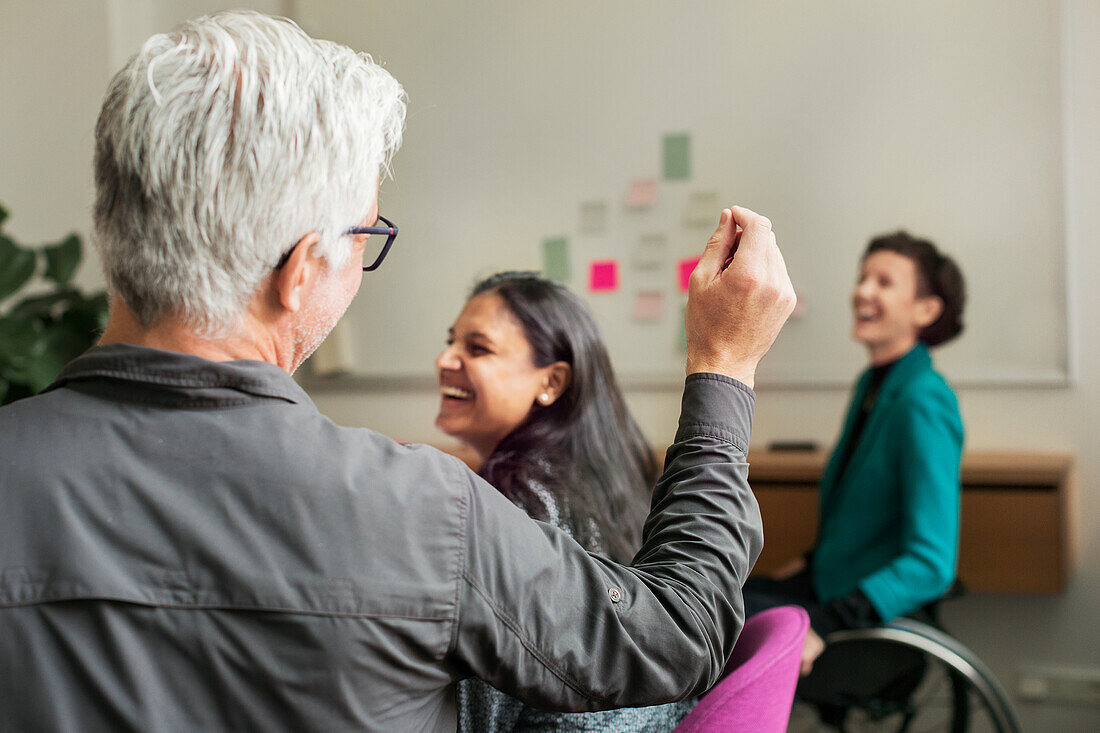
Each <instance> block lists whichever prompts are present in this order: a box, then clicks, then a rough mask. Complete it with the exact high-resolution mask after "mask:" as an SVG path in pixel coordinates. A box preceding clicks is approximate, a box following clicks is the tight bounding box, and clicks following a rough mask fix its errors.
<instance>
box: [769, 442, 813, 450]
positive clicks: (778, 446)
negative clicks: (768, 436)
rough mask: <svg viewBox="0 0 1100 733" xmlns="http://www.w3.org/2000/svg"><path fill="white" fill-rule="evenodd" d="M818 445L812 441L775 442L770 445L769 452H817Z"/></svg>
mask: <svg viewBox="0 0 1100 733" xmlns="http://www.w3.org/2000/svg"><path fill="white" fill-rule="evenodd" d="M817 449H818V445H817V443H815V442H814V441H812V440H775V441H772V442H771V443H768V450H777V451H798V450H801V451H811V450H817Z"/></svg>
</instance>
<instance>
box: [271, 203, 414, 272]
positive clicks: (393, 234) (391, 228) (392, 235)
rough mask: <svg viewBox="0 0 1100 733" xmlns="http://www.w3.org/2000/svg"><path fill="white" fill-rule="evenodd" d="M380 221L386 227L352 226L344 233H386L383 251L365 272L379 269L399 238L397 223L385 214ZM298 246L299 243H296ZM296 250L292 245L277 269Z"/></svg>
mask: <svg viewBox="0 0 1100 733" xmlns="http://www.w3.org/2000/svg"><path fill="white" fill-rule="evenodd" d="M378 221H380V222H382V223H383V224H385V225H386V226H384V227H351V228H350V229H348V230H346V231H345V232H344V234H385V235H386V243H385V244H383V245H382V251H380V252H379V253H378V256H377V257H375V258H374V262H372V263H371V264H369V265H364V266H363V272H371V271H372V270H377V269H378V266H379V265H381V264H382V260H384V259H386V255H387V254H389V252H390V247H392V246H393V240H395V239H397V225H396V224H394V223H393V222H392V221H390V220H389V219H387V218H386V217H384V216H379V217H378ZM295 246H297V245H295ZM293 251H294V247H291V248H290V249H288V250H287V251H286V252H284V253H283V256H282V257H280V258H279V262H278V264H276V265H275V269H276V270H281V269H282V268H283V265H285V264H286V262H287V260H289V259H290V255H291V253H292V252H293Z"/></svg>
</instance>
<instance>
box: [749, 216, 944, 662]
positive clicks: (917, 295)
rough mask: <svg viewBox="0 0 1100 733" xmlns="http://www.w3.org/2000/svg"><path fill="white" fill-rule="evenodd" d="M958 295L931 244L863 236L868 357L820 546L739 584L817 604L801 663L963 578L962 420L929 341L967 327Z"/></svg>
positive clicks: (754, 594)
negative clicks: (838, 638) (840, 637)
mask: <svg viewBox="0 0 1100 733" xmlns="http://www.w3.org/2000/svg"><path fill="white" fill-rule="evenodd" d="M964 303H965V287H964V283H963V278H962V274H961V273H960V272H959V269H958V267H957V266H956V265H955V263H954V262H953V261H952V260H951V259H950V258H948V257H945V256H944V255H942V254H940V253H939V252H938V251H937V250H936V248H935V246H934V245H932V244H931V243H930V242H927V241H924V240H919V239H915V238H913V237H911V236H909V235H908V234H906V233H904V232H898V233H897V234H891V235H888V236H884V237H879V238H877V239H874V240H872V241H871V243H870V245H868V247H867V250H866V252H865V253H864V255H863V259H862V261H861V267H860V275H859V281H858V283H857V285H856V288H855V290H854V291H853V293H852V312H853V328H852V332H853V336H854V337H855V339H856V340H857V341H859V342H860V343H862V344H863V345H864V346H866V347H867V351H868V356H869V359H870V365H869V366H868V368H867V369H866V371H864V373H863V374H862V375H861V376H860V378H859V381H858V382H857V383H856V387H855V390H854V392H853V396H852V401H851V404H850V405H849V408H848V414H847V418H846V419H845V422H844V429H843V432H842V433H841V436H840V440H839V442H838V443H837V446H836V448H835V449H834V451H833V454H832V457H831V458H830V460H829V463H828V466H827V467H826V470H825V474H824V476H823V477H822V481H821V486H820V489H821V492H820V493H821V500H820V517H819V519H820V521H819V529H818V538H817V543H816V545H815V547H814V548H813V549H812V550H811V551H810V552H808V553H807V554H806V555H805V556H803V557H799V558H795V559H794V560H792V561H791V562H789V563H788V564H787V565H786V566H785V567H784V568H783V569H781V570H780V571H779V572H778V573H776V574H775V575H774V576H772V577H771V578H762V579H752V580H750V581H749V583H748V584H746V586H745V602H746V607H747V608H748V609H749V610H750V611H758V610H762V609H763V608H766V607H768V606H772V605H777V604H779V603H789V602H795V603H798V604H800V605H803V606H805V607H806V608H807V610H809V612H810V620H811V626H812V633H811V634H810V635H808V639H807V643H806V651H805V652H804V654H803V672H804V673H805V672H807V671H809V667H810V665H811V664H812V661H813V658H814V657H815V656H816V655H817V654H818V653H820V651H821V649H822V648H823V646H824V645H823V643H822V641H821V638H822V637H824V636H826V635H827V634H829V633H831V632H832V631H835V630H837V629H841V628H858V627H861V626H871V625H876V624H879V623H882V622H884V621H888V620H890V619H892V618H894V617H896V616H901V615H904V614H907V613H910V612H912V611H914V610H916V609H917V608H920V607H921V606H923V605H925V604H926V603H928V602H929V601H932V600H934V599H936V598H938V597H939V596H941V595H942V594H943V593H944V591H946V590H947V589H948V588H949V587H950V586H951V584H952V582H953V581H954V579H955V563H956V557H957V553H958V535H959V463H960V460H961V457H962V444H963V425H962V419H961V418H960V416H959V407H958V402H957V400H956V399H955V394H954V392H952V391H951V387H950V386H948V384H947V382H946V381H945V380H944V379H943V377H942V376H940V374H939V373H938V372H936V370H935V369H934V368H933V365H932V359H931V357H930V356H929V353H928V349H929V347H934V346H938V345H939V344H942V343H945V342H946V341H949V340H950V339H952V338H954V337H955V336H957V335H958V334H959V333H960V331H961V330H962V320H961V319H962V310H963V305H964ZM764 531H765V536H766V534H767V527H765V528H764Z"/></svg>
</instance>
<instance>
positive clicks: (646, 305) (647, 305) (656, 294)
mask: <svg viewBox="0 0 1100 733" xmlns="http://www.w3.org/2000/svg"><path fill="white" fill-rule="evenodd" d="M664 299H665V294H664V293H662V292H661V291H660V290H640V291H638V292H637V293H636V294H635V296H634V320H636V321H641V322H643V323H651V322H653V321H659V320H661V312H662V310H663V307H662V306H663V305H664Z"/></svg>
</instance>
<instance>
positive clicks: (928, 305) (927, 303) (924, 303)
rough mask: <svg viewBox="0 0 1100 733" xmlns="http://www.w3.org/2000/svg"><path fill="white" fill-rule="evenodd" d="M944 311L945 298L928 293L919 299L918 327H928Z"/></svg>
mask: <svg viewBox="0 0 1100 733" xmlns="http://www.w3.org/2000/svg"><path fill="white" fill-rule="evenodd" d="M941 313H943V299H942V298H940V297H939V296H938V295H928V296H925V297H923V298H919V299H918V300H917V327H918V328H927V327H928V326H931V325H932V324H933V323H935V322H936V319H937V318H939V317H940V314H941Z"/></svg>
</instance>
